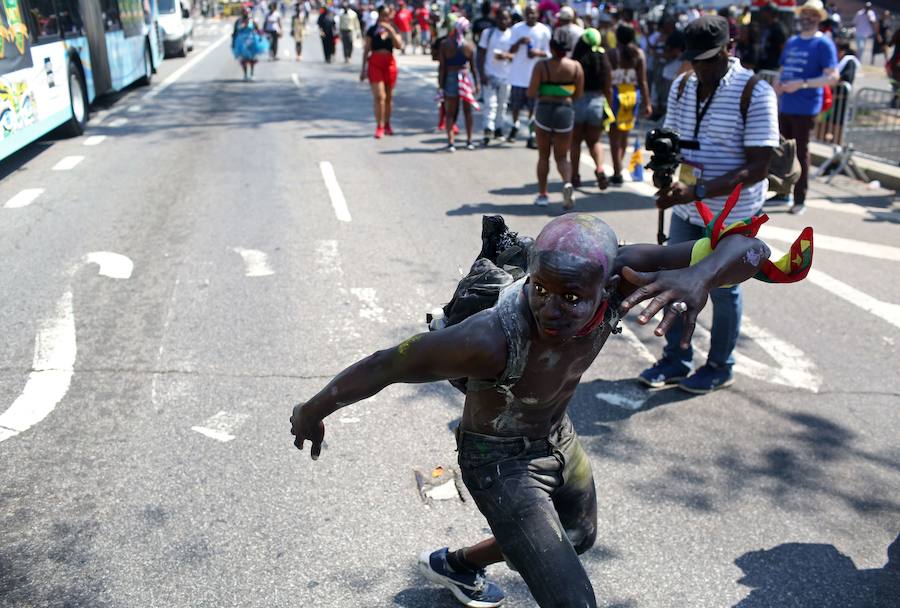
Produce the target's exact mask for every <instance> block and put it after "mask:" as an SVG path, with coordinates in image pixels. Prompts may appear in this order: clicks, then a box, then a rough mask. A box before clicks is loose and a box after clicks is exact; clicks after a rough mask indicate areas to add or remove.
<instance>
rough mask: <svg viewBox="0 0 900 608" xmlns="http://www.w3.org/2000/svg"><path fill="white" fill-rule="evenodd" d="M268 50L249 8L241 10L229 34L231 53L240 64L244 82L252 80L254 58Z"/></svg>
mask: <svg viewBox="0 0 900 608" xmlns="http://www.w3.org/2000/svg"><path fill="white" fill-rule="evenodd" d="M268 49H269V45H268V43H267V42H266V40H265V38H263V36H262V33H261V32H260V31H259V27H258V26H257V25H256V22H255V21H253V19H252V18H251V10H250V8H249V7H246V6H245V7H244V8H243V9H242V10H241V16H240V17H238V20H237V21H236V22H235V23H234V31H233V32H232V34H231V52H232V53H234V56H235V58H236V59H237V60H238V61H239V62H240V64H241V69H242V70H243V71H244V80H253V71H254V69H255V68H256V61H257V59H256V58H257V57H258V56H259V55H262V54H263V53H265V52H266V51H267V50H268Z"/></svg>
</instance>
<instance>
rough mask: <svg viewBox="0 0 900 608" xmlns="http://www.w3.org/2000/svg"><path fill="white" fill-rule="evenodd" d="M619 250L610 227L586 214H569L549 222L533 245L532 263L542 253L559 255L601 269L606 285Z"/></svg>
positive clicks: (575, 262) (591, 267)
mask: <svg viewBox="0 0 900 608" xmlns="http://www.w3.org/2000/svg"><path fill="white" fill-rule="evenodd" d="M618 248H619V242H618V239H617V238H616V233H615V232H614V231H613V229H612V228H610V227H609V224H607V223H606V222H604V221H603V220H601V219H599V218H597V217H594V216H593V215H589V214H587V213H568V214H566V215H563V216H561V217H558V218H556V219H554V220H552V221H551V222H550V223H549V224H547V225H546V226H544V229H543V230H541V233H540V234H539V235H538V237H537V239H535V242H534V248H533V250H532V254H533V255H532V264H533V263H534V262H535V261H537V259H538V258H539V257H541V255H542V254H547V253H555V254H557V255H559V254H562V256H564V257H568V258H569V259H570V261H571V263H572V264H573V265H577V266H586V267H590V269H591V270H600V271H601V272H600V276H601V277H602V279H603V282H604V283H605V282H606V279H608V278H609V274H610V270H611V268H612V266H613V263H614V261H615V258H616V252H617V251H618ZM584 270H588V268H584ZM591 274H593V273H591Z"/></svg>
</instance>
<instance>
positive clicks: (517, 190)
mask: <svg viewBox="0 0 900 608" xmlns="http://www.w3.org/2000/svg"><path fill="white" fill-rule="evenodd" d="M561 190H562V184H560V183H558V182H556V183H551V184H550V188H549V192H550V193H551V194H555V193H557V192H560V191H561ZM490 194H495V195H500V196H519V197H525V196H527V197H529V198H530V197H533V196H535V195H536V194H537V184H525V185H523V186H517V187H510V188H499V189H497V190H491V191H490ZM550 198H551V201H553V202H552V203H551V205H550V207H538V206H536V205H534V204H532V203H530V202H529V203H492V202H481V203H464V204H462V205H460V206H459V207H457V208H455V209H449V210H448V211H447V212H446V214H447V215H448V216H458V215H493V214H495V213H500V214H504V215H529V216H535V215H547V214H548V212H549V213H550V214H551V215H553V214H560V213H564V212H565V211H564V210H563V209H562V204H561V202H558V201H561V198H562V195H559V196H557V197H553V196H551V197H550ZM652 208H653V200H652V199H650V198H648V197H646V196H641V195H639V194H634V193H631V192H626V191H617V192H616V193H615V196H610V195H609V194H593V195H584V194H582V195H580V196H576V197H575V207H574V208H573V209H572V210H571V211H573V212H582V213H603V212H607V213H609V212H612V211H634V210H638V209H652Z"/></svg>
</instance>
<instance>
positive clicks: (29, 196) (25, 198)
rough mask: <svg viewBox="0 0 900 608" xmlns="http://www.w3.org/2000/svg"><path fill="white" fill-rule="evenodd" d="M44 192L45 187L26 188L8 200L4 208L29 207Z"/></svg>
mask: <svg viewBox="0 0 900 608" xmlns="http://www.w3.org/2000/svg"><path fill="white" fill-rule="evenodd" d="M43 193H44V189H43V188H26V189H25V190H22V191H21V192H19V193H18V194H17V195H15V196H14V197H12V198H11V199H9V200H8V201H6V203H5V204H4V205H3V208H4V209H19V208H21V207H27V206H28V205H30V204H31V203H33V202H34V201H35V199H37V197H39V196H40V195H42V194H43Z"/></svg>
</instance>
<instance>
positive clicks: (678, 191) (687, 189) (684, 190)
mask: <svg viewBox="0 0 900 608" xmlns="http://www.w3.org/2000/svg"><path fill="white" fill-rule="evenodd" d="M693 202H694V187H693V186H688V185H687V184H684V183H682V182H675V183H674V184H672V187H671V188H669V189H668V190H660V191H659V192H657V193H656V208H657V209H668V208H669V207H674V206H675V205H684V204H687V203H693Z"/></svg>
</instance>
